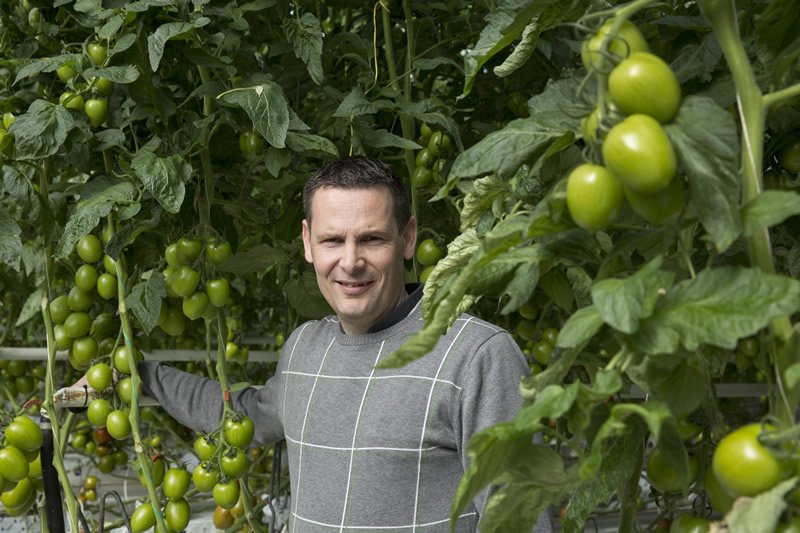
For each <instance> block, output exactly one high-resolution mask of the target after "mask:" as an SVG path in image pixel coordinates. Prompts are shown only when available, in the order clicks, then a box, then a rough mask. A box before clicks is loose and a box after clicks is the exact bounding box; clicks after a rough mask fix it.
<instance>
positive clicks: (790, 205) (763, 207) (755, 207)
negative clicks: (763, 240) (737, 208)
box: [742, 191, 800, 237]
mask: <svg viewBox="0 0 800 533" xmlns="http://www.w3.org/2000/svg"><path fill="white" fill-rule="evenodd" d="M798 213H800V194H797V193H796V192H794V191H763V192H762V193H761V194H759V195H758V196H756V197H755V198H753V199H752V200H751V201H749V202H747V204H746V205H745V206H744V207H742V225H743V226H744V235H745V237H749V236H750V235H752V234H754V233H755V232H757V231H759V230H760V229H762V228H769V227H771V226H774V225H775V224H779V223H781V222H783V221H784V220H786V219H787V218H789V217H790V216H792V215H796V214H798Z"/></svg>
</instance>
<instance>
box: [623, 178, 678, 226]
mask: <svg viewBox="0 0 800 533" xmlns="http://www.w3.org/2000/svg"><path fill="white" fill-rule="evenodd" d="M623 192H624V193H625V198H626V199H627V200H628V203H629V204H631V207H632V208H633V210H634V211H636V213H638V214H639V215H640V216H641V217H642V218H644V219H645V220H646V221H648V222H649V223H650V224H654V225H657V226H660V225H662V224H666V223H668V222H672V221H673V220H675V219H677V218H678V217H679V216H680V214H681V213H682V212H683V208H684V207H686V194H685V193H684V191H683V179H681V178H680V177H679V176H676V177H675V178H673V180H672V181H671V182H670V184H669V185H667V188H666V189H664V190H663V191H659V192H657V193H653V194H645V193H639V192H636V191H634V190H633V189H629V188H628V187H624V188H623Z"/></svg>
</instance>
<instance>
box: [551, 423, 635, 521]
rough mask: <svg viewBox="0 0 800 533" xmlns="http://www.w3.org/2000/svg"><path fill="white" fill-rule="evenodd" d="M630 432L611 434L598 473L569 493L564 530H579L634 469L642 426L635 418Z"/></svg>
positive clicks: (609, 499)
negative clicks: (627, 433)
mask: <svg viewBox="0 0 800 533" xmlns="http://www.w3.org/2000/svg"><path fill="white" fill-rule="evenodd" d="M631 429H632V433H631V434H630V435H629V436H626V437H623V438H612V439H611V440H610V443H607V444H606V447H605V450H604V452H603V466H602V468H601V469H600V471H599V473H598V474H597V477H596V478H594V479H589V480H587V481H585V482H583V483H581V485H580V486H579V487H578V488H577V489H576V490H575V491H574V492H573V493H572V494H571V495H570V498H569V504H567V512H566V513H565V515H564V524H563V526H562V527H563V530H564V533H580V532H582V531H583V530H584V529H583V528H584V526H585V525H586V519H587V518H588V516H589V514H590V513H591V512H592V511H594V509H595V508H596V507H597V506H598V505H599V504H601V503H606V504H607V503H609V502H610V501H611V498H612V497H613V496H614V494H616V492H617V489H618V488H619V486H620V485H621V484H622V483H623V482H624V481H626V480H628V479H630V477H631V476H632V475H633V473H634V469H635V468H636V466H637V459H638V457H637V454H638V453H641V443H642V439H644V434H645V426H644V424H642V423H641V422H640V421H639V420H638V419H634V423H632V424H631Z"/></svg>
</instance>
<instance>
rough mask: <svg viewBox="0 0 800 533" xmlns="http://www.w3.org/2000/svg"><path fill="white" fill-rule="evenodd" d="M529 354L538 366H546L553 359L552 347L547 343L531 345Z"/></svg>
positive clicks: (542, 341) (541, 342)
mask: <svg viewBox="0 0 800 533" xmlns="http://www.w3.org/2000/svg"><path fill="white" fill-rule="evenodd" d="M531 354H532V355H533V358H534V359H536V361H537V362H538V363H539V364H541V365H543V366H547V365H548V364H550V360H551V359H552V358H553V346H552V345H551V344H550V343H549V342H547V341H545V340H541V341H539V342H537V343H536V344H534V345H533V349H532V350H531Z"/></svg>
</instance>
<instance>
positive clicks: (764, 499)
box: [725, 477, 797, 533]
mask: <svg viewBox="0 0 800 533" xmlns="http://www.w3.org/2000/svg"><path fill="white" fill-rule="evenodd" d="M796 484H797V477H793V478H791V479H787V480H786V481H782V482H780V483H778V484H777V485H775V486H774V487H773V488H771V489H770V490H768V491H765V492H762V493H761V494H759V495H758V496H756V497H754V498H753V499H752V500H749V501H747V502H742V505H737V506H736V508H734V509H733V510H731V511H730V512H729V513H728V514H727V515H726V516H725V520H726V522H727V523H728V530H729V531H730V533H761V532H762V531H775V528H776V527H777V525H778V522H779V521H780V517H781V515H782V514H783V511H785V510H786V494H787V493H788V492H789V491H791V490H792V489H793V488H794V487H795V485H796Z"/></svg>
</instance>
